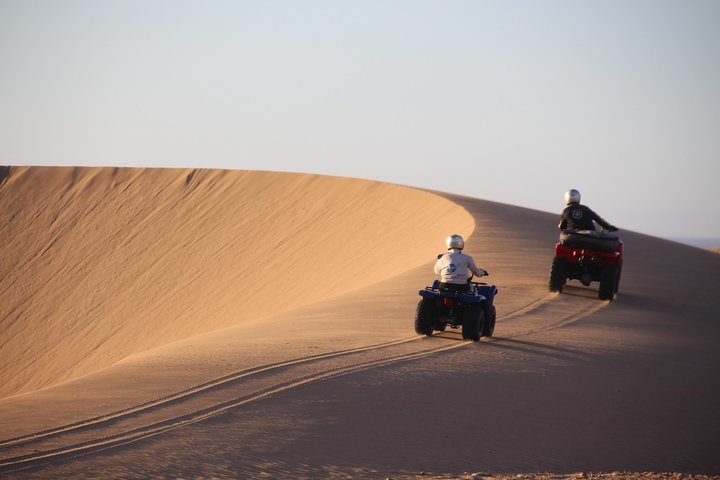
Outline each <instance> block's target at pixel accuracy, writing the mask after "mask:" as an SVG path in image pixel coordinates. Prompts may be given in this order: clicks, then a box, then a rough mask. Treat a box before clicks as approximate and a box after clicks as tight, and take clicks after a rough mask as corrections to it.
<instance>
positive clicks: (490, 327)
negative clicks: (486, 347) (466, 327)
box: [481, 305, 496, 337]
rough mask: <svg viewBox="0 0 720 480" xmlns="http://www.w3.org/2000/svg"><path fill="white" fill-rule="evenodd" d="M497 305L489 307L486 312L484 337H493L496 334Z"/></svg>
mask: <svg viewBox="0 0 720 480" xmlns="http://www.w3.org/2000/svg"><path fill="white" fill-rule="evenodd" d="M495 317H496V313H495V305H489V306H488V307H487V309H486V310H485V321H484V322H483V329H482V335H481V336H483V337H492V336H493V332H495Z"/></svg>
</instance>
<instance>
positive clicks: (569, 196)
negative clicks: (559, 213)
mask: <svg viewBox="0 0 720 480" xmlns="http://www.w3.org/2000/svg"><path fill="white" fill-rule="evenodd" d="M571 203H580V192H578V191H577V190H575V189H574V188H571V189H570V190H568V191H567V192H565V205H570V204H571Z"/></svg>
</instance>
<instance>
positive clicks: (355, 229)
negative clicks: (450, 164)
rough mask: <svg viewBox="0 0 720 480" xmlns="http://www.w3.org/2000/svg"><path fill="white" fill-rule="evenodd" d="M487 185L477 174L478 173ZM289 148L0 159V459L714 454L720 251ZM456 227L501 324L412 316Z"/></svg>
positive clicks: (700, 472) (265, 471) (483, 465)
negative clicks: (579, 229)
mask: <svg viewBox="0 0 720 480" xmlns="http://www.w3.org/2000/svg"><path fill="white" fill-rule="evenodd" d="M482 196H483V192H482V191H479V192H477V197H479V198H482ZM479 198H467V197H460V196H455V195H451V194H445V193H440V192H430V191H423V190H418V189H413V188H409V187H405V186H400V185H392V184H385V183H378V182H373V181H367V180H357V179H349V178H338V177H326V176H314V175H303V174H288V173H272V172H248V171H221V170H183V169H130V168H50V167H47V168H46V167H10V168H7V167H4V168H2V169H0V222H1V223H0V224H1V225H2V230H1V231H0V232H1V234H0V241H1V243H2V253H1V254H0V299H1V300H0V477H1V478H19V479H25V478H68V479H83V478H87V479H90V478H128V479H130V478H132V479H134V478H172V479H177V478H184V479H190V478H248V479H256V478H268V479H275V478H288V479H295V478H307V479H314V478H371V479H375V478H378V479H385V478H398V479H400V478H402V479H409V478H427V479H432V478H435V479H441V478H442V479H450V478H457V479H470V478H472V479H479V478H495V479H500V478H502V479H510V478H513V479H519V478H529V479H535V480H550V479H563V480H566V479H567V480H569V479H581V478H590V479H618V478H633V479H638V480H639V479H655V480H656V479H661V478H662V479H665V478H667V479H680V478H693V479H705V478H720V477H718V474H720V348H719V347H718V340H719V339H720V297H719V294H718V292H720V256H718V255H717V254H716V253H713V252H711V251H708V250H702V249H698V248H693V247H689V246H685V245H682V244H679V243H674V242H670V241H666V240H662V239H658V238H654V237H651V236H647V235H643V234H640V233H636V232H634V231H632V225H625V226H623V225H621V227H625V228H622V229H621V232H620V233H621V235H622V238H623V240H624V242H625V265H624V268H623V274H622V281H621V285H620V292H619V294H618V296H617V298H616V300H615V301H613V302H608V301H600V300H598V299H597V284H593V285H591V286H590V287H584V286H581V285H580V284H579V283H577V282H571V283H569V284H568V286H567V287H566V289H565V291H564V292H563V293H562V294H557V293H550V292H548V289H547V280H548V271H549V267H550V261H551V259H552V256H553V247H554V243H555V241H556V237H557V231H556V224H557V215H556V214H554V213H546V212H541V211H536V210H530V209H525V208H520V207H515V206H510V205H505V204H500V203H494V202H490V201H485V200H481V199H479ZM449 233H459V234H462V235H464V236H465V237H466V245H467V248H466V251H467V252H468V253H470V254H472V255H473V256H474V257H475V259H476V261H477V263H478V264H479V265H480V266H481V267H482V268H485V269H486V270H488V271H489V272H490V276H489V277H488V278H487V281H489V282H492V283H493V284H495V285H497V287H498V289H499V294H498V296H497V297H496V300H495V303H496V307H497V312H498V321H497V326H496V329H495V335H494V337H492V338H484V339H482V340H481V341H480V342H467V341H463V340H462V338H461V336H460V335H458V333H457V332H455V331H446V332H443V333H440V334H435V335H433V336H431V337H421V336H418V335H416V334H415V332H414V330H413V318H414V313H415V306H416V304H417V301H418V299H419V297H418V290H419V289H421V288H423V287H424V286H425V285H428V284H429V283H430V282H431V281H432V280H433V279H434V274H433V271H432V267H433V264H434V261H435V257H436V255H437V254H438V253H440V252H442V251H443V249H444V238H445V236H446V235H447V234H449Z"/></svg>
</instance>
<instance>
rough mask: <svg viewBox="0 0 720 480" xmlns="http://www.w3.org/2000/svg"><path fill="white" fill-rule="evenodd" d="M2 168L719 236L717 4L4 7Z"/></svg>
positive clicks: (24, 3)
mask: <svg viewBox="0 0 720 480" xmlns="http://www.w3.org/2000/svg"><path fill="white" fill-rule="evenodd" d="M0 164H11V165H120V166H158V167H161V166H173V167H218V168H237V169H262V170H279V171H298V172H312V173H322V174H330V175H343V176H352V177H361V178H372V179H377V180H383V181H390V182H395V183H401V184H406V185H414V186H420V187H428V188H432V189H436V190H442V191H448V192H455V193H460V194H465V195H470V196H474V197H479V198H487V199H491V200H497V201H501V202H506V203H511V204H515V205H521V206H527V207H532V208H536V209H539V210H545V211H551V212H558V213H559V212H560V210H562V208H563V206H564V205H563V201H562V197H563V193H564V192H565V190H566V189H567V188H570V187H575V188H579V189H580V190H581V191H582V193H583V200H584V202H585V203H587V204H588V205H590V206H591V207H592V208H594V209H595V210H596V211H598V213H600V214H601V215H603V216H604V217H605V218H607V219H608V220H609V221H610V222H612V223H615V224H616V225H618V226H619V227H621V228H627V229H631V230H636V231H641V232H644V233H649V234H653V235H658V236H666V237H679V236H686V237H715V238H720V189H718V186H717V183H718V181H720V1H715V0H708V1H702V0H677V1H663V0H647V1H645V0H642V1H641V0H601V1H600V0H599V1H582V0H562V1H561V0H548V1H540V0H525V1H518V0H515V1H513V0H497V1H452V0H444V1H440V0H438V1H421V0H395V1H393V0H385V1H372V0H364V1H359V0H358V1H341V0H327V1H315V0H313V1H300V0H287V1H279V0H277V1H273V0H263V1H259V0H258V1H220V0H215V1H177V0H172V1H133V0H118V1H102V0H91V1H63V0H47V1H35V0H18V1H14V0H0Z"/></svg>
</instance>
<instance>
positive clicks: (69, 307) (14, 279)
mask: <svg viewBox="0 0 720 480" xmlns="http://www.w3.org/2000/svg"><path fill="white" fill-rule="evenodd" d="M3 172H4V173H3V178H2V183H0V218H2V225H3V229H2V237H1V238H0V240H2V245H3V249H2V254H1V255H0V294H2V298H3V301H2V302H0V332H2V333H1V334H0V335H1V337H0V397H3V396H9V395H14V394H18V393H23V392H29V391H33V390H37V389H39V388H42V387H45V386H48V385H52V384H55V383H58V382H61V381H64V380H68V379H71V378H75V377H78V376H81V375H84V374H87V373H90V372H92V371H95V370H98V369H101V368H103V367H106V366H109V365H111V364H113V363H114V362H116V361H118V360H120V359H122V358H124V357H126V356H128V355H130V354H133V353H137V352H141V351H144V350H148V349H150V348H153V347H156V346H159V345H163V344H167V343H169V342H173V341H176V340H180V339H183V338H187V337H189V336H192V335H196V334H199V333H204V332H208V331H212V330H215V329H218V328H224V327H228V326H231V325H235V324H238V323H242V322H243V321H245V320H249V319H253V318H258V317H262V316H266V315H269V314H274V313H277V312H278V311H282V310H283V309H287V308H291V307H294V306H297V305H302V304H308V303H312V302H315V301H318V300H320V299H322V298H325V297H327V296H328V295H335V294H341V293H345V292H348V291H350V290H354V289H356V288H362V287H364V286H367V285H369V284H372V283H375V282H377V281H379V280H383V279H386V278H388V277H391V276H394V275H398V274H400V273H402V272H403V271H406V270H409V269H411V268H412V267H414V266H416V265H418V264H420V263H422V262H427V261H428V257H429V256H430V258H432V257H431V256H432V255H433V254H434V253H437V252H438V251H440V250H441V248H442V239H443V238H444V235H446V234H447V233H449V232H451V231H453V232H458V233H461V234H464V235H468V234H470V233H471V232H472V230H473V228H474V221H473V218H472V217H471V216H470V215H469V214H468V213H467V212H466V211H465V210H464V209H463V208H461V207H460V206H458V205H456V204H454V203H452V202H451V201H449V200H447V199H444V198H442V197H439V196H436V195H434V194H431V193H428V192H424V191H419V190H415V189H412V188H408V187H402V186H397V185H389V184H383V183H379V182H373V181H366V180H357V179H348V178H337V177H323V176H315V175H306V174H289V173H271V172H248V171H222V170H189V169H129V168H128V169H125V168H114V169H113V168H44V167H43V168H41V167H29V168H26V167H12V168H11V169H7V171H3ZM257 285H260V286H262V288H256V286H257Z"/></svg>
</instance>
